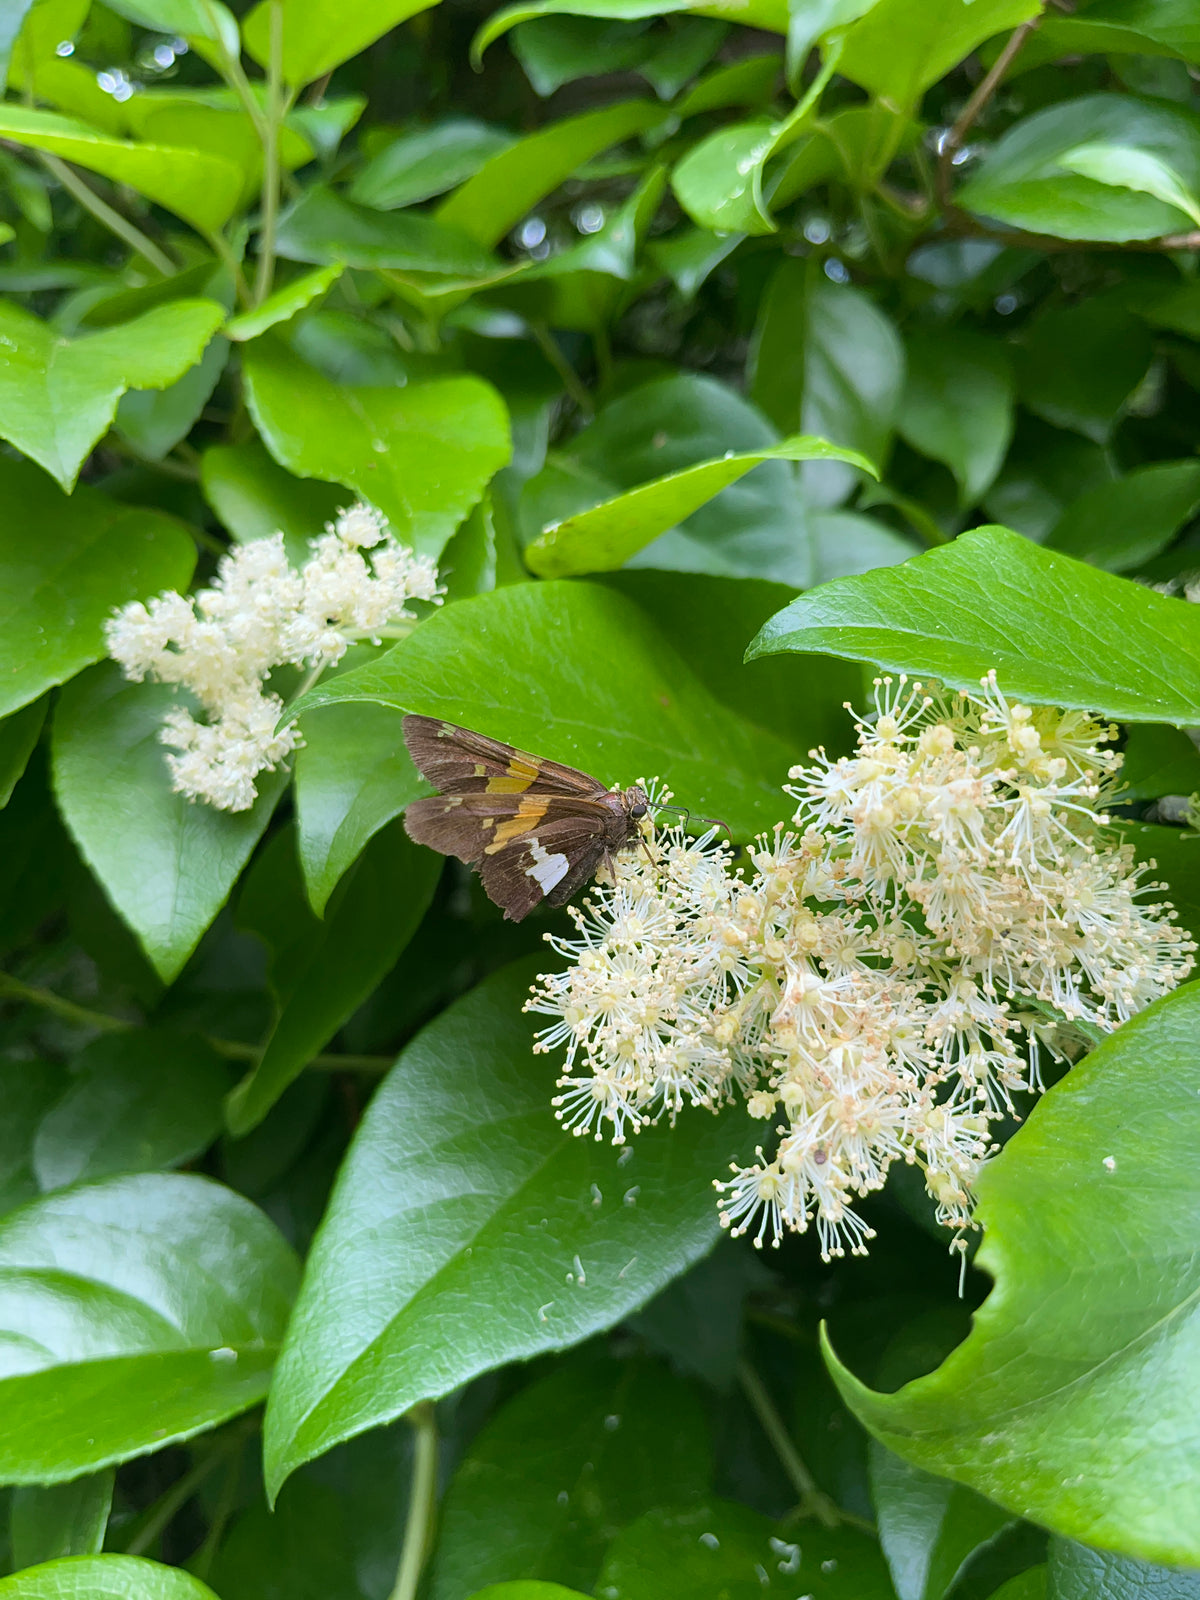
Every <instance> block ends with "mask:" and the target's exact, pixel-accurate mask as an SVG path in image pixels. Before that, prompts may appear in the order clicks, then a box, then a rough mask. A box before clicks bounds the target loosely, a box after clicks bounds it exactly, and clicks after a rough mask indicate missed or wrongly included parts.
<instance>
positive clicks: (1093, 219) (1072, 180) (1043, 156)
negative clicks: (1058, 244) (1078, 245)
mask: <svg viewBox="0 0 1200 1600" xmlns="http://www.w3.org/2000/svg"><path fill="white" fill-rule="evenodd" d="M1096 145H1101V146H1116V147H1118V148H1120V149H1122V150H1124V151H1126V152H1128V154H1126V155H1124V156H1122V157H1121V164H1122V166H1123V168H1124V170H1125V171H1126V173H1128V172H1129V171H1131V169H1132V168H1133V167H1134V166H1135V165H1136V164H1137V163H1138V162H1139V160H1140V153H1146V154H1148V155H1149V156H1151V157H1152V158H1153V159H1154V160H1155V161H1157V162H1159V163H1161V164H1163V165H1164V166H1166V167H1167V168H1168V169H1169V170H1170V171H1171V173H1172V174H1173V175H1174V176H1175V177H1176V178H1177V179H1178V181H1179V183H1180V184H1181V185H1182V186H1183V188H1184V189H1185V190H1186V191H1187V192H1188V193H1190V194H1195V193H1196V192H1197V188H1198V187H1200V120H1198V119H1197V118H1196V117H1194V116H1193V115H1192V114H1191V113H1190V112H1188V111H1185V110H1183V109H1181V108H1179V107H1176V106H1171V105H1168V104H1166V103H1165V102H1164V101H1161V100H1144V99H1139V98H1138V97H1136V96H1134V95H1117V94H1095V95H1083V96H1080V97H1079V98H1077V99H1072V100H1066V101H1064V102H1062V103H1061V104H1058V105H1051V106H1047V107H1046V109H1045V110H1042V111H1038V112H1036V113H1035V114H1034V115H1033V116H1031V117H1025V118H1023V119H1022V120H1021V121H1019V122H1018V123H1016V125H1015V126H1014V127H1012V128H1010V129H1009V130H1008V132H1007V133H1006V134H1004V135H1003V136H1002V137H1001V138H1000V139H999V140H998V141H997V142H996V144H995V145H994V146H993V147H992V149H991V150H990V151H989V152H988V154H987V155H986V157H985V158H984V160H983V162H982V163H981V165H980V166H979V167H978V168H977V170H976V171H975V172H974V173H973V174H972V176H971V177H970V178H969V179H968V180H967V182H966V183H965V184H964V185H963V187H962V188H961V189H960V190H959V191H958V194H957V196H956V198H957V201H958V203H959V204H960V205H962V206H965V207H966V208H967V209H968V210H970V211H975V212H978V213H980V214H981V215H984V216H987V217H995V218H997V219H999V220H1000V221H1001V222H1008V223H1011V224H1012V225H1013V226H1014V227H1019V228H1029V229H1032V230H1033V231H1034V232H1041V233H1052V234H1056V235H1058V236H1059V237H1060V238H1064V239H1107V240H1112V241H1115V242H1119V241H1121V240H1126V239H1152V238H1154V237H1156V236H1157V235H1159V234H1167V233H1178V232H1179V231H1180V229H1186V228H1187V227H1188V223H1189V219H1188V216H1187V214H1186V212H1184V211H1181V210H1180V209H1179V207H1178V206H1177V205H1174V204H1168V203H1167V202H1166V201H1164V200H1163V199H1161V198H1159V197H1158V196H1156V195H1154V194H1150V193H1146V192H1144V191H1143V190H1141V189H1139V188H1135V187H1129V186H1123V187H1114V185H1113V183H1112V181H1111V179H1112V177H1114V176H1117V175H1118V172H1119V171H1120V168H1114V169H1113V170H1112V171H1111V172H1110V173H1109V175H1108V176H1107V177H1106V179H1105V181H1103V182H1101V181H1098V180H1097V178H1095V177H1094V176H1085V175H1083V174H1082V173H1080V172H1079V171H1077V170H1072V168H1071V166H1070V164H1069V161H1070V155H1071V152H1073V151H1077V150H1079V149H1080V147H1085V148H1086V147H1089V146H1096ZM1063 157H1067V158H1068V161H1067V162H1066V163H1064V161H1063V159H1062V158H1063ZM1086 164H1087V163H1086V162H1085V165H1086ZM1142 169H1143V176H1144V169H1145V163H1144V162H1142Z"/></svg>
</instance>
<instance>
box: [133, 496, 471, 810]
mask: <svg viewBox="0 0 1200 1600" xmlns="http://www.w3.org/2000/svg"><path fill="white" fill-rule="evenodd" d="M309 548H310V549H311V551H312V555H311V556H310V557H309V559H308V560H307V561H306V562H305V564H304V565H303V566H302V567H301V568H300V570H299V571H298V572H297V571H296V570H295V568H293V567H292V566H290V565H289V564H288V559H287V556H286V554H285V552H284V543H283V535H282V533H276V534H274V535H272V537H270V538H269V539H256V540H254V541H253V542H251V543H250V544H244V545H238V546H236V547H234V548H233V549H231V550H230V551H229V552H228V553H227V554H225V555H223V556H222V557H221V560H220V562H219V563H218V566H217V575H216V578H215V579H214V581H213V582H212V584H211V585H210V586H209V587H208V588H207V589H201V590H200V591H199V593H198V594H194V595H182V594H176V593H175V592H174V590H168V592H167V593H166V594H161V595H158V596H157V597H156V598H155V599H153V600H151V601H150V603H149V605H143V604H142V603H141V602H140V601H134V602H132V603H131V604H130V605H127V606H124V607H122V609H121V610H120V611H118V612H116V613H115V615H114V616H113V617H111V618H110V619H109V622H108V624H107V627H106V629H105V638H106V640H107V643H108V649H109V653H110V654H111V655H112V657H113V659H114V660H116V661H118V662H119V663H120V665H121V667H122V669H123V670H124V673H125V676H126V677H127V678H132V679H133V680H134V681H135V682H138V683H140V682H141V681H142V680H143V679H144V678H147V677H150V678H154V679H156V680H157V681H158V682H159V683H174V684H178V685H179V686H180V687H181V688H184V689H186V690H189V691H190V693H191V695H192V696H193V697H194V700H195V702H196V703H197V706H198V709H199V710H200V712H201V713H202V716H200V717H197V716H195V715H194V714H193V712H192V710H190V709H188V708H187V707H185V706H176V707H175V708H174V709H172V710H171V711H169V712H168V713H167V715H166V717H165V719H164V722H163V729H162V732H161V734H160V735H159V737H160V738H161V739H162V742H163V743H164V744H165V745H168V746H170V747H171V748H172V749H173V750H174V751H176V752H177V753H176V754H174V755H169V756H168V757H167V765H168V767H169V768H170V771H171V778H172V782H173V786H174V788H175V789H176V790H177V791H178V792H179V793H181V794H186V795H187V796H188V797H189V799H192V800H206V801H207V802H208V804H209V805H212V806H216V807H217V808H218V809H220V810H222V811H245V810H247V809H248V808H249V807H250V806H252V805H253V804H254V800H255V796H256V793H257V791H256V789H255V785H254V780H255V779H256V778H257V777H258V775H259V773H260V772H263V771H273V770H274V769H275V767H276V766H278V764H279V763H280V762H281V761H283V760H284V759H285V758H286V757H287V756H288V755H289V754H290V753H291V752H292V751H293V750H294V749H295V748H296V746H297V745H298V744H299V743H300V738H299V734H298V733H297V731H296V728H295V726H294V725H289V726H288V727H285V728H279V729H278V731H276V730H277V728H278V723H279V719H280V717H281V716H282V714H283V711H284V703H283V701H282V699H281V698H280V697H279V695H278V694H276V693H274V692H273V691H272V690H269V689H268V688H267V687H266V683H267V679H268V677H269V675H270V674H271V672H273V671H274V669H275V668H276V667H281V666H288V665H290V666H294V667H307V668H308V669H309V676H308V679H307V681H306V683H305V685H304V687H309V686H310V685H311V683H312V682H314V681H315V679H316V677H317V676H318V675H319V674H320V673H321V672H322V671H323V670H324V669H325V668H326V667H328V666H332V665H333V663H334V662H336V661H338V660H340V659H341V657H342V656H343V655H344V654H345V652H346V648H347V646H348V645H350V644H351V643H353V642H354V641H355V640H360V639H370V640H371V641H372V642H374V643H379V642H380V641H381V640H382V639H383V638H384V637H387V636H391V637H399V636H400V635H401V633H402V632H406V631H407V629H406V628H403V627H402V626H398V625H402V624H403V623H404V622H405V621H406V620H411V618H412V616H413V613H412V612H411V611H410V610H409V609H407V603H408V601H410V600H429V601H437V600H438V599H439V597H440V593H441V591H440V590H439V588H438V582H437V566H436V563H435V562H434V561H433V560H431V559H430V558H429V557H426V556H418V555H414V554H413V552H412V551H411V550H410V549H408V548H407V547H406V546H404V545H401V544H398V543H397V542H396V540H395V539H394V538H393V537H392V534H391V533H390V531H389V529H388V526H387V522H386V521H385V519H384V518H383V516H382V515H381V514H380V513H379V512H378V511H376V510H375V509H374V508H373V507H371V506H367V505H363V504H361V503H359V504H356V505H353V506H351V507H350V508H349V509H348V510H345V511H339V513H338V515H337V519H336V520H335V521H334V522H332V523H328V524H327V525H326V528H325V532H324V533H323V534H322V535H320V537H318V538H316V539H312V540H310V541H309ZM367 550H369V551H370V557H369V558H368V557H367V556H366V555H364V554H363V552H364V551H367Z"/></svg>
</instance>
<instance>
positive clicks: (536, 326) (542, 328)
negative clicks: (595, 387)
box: [529, 321, 596, 417]
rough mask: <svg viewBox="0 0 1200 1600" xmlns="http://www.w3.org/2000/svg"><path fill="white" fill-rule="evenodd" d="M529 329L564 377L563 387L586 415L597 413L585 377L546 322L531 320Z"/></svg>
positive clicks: (543, 352) (548, 359)
mask: <svg viewBox="0 0 1200 1600" xmlns="http://www.w3.org/2000/svg"><path fill="white" fill-rule="evenodd" d="M529 331H530V333H532V334H533V337H534V338H535V339H536V340H537V343H538V348H539V349H540V350H541V352H542V354H543V355H544V356H545V358H546V360H547V361H548V362H549V363H550V365H551V366H552V367H553V368H554V370H555V372H557V373H558V375H559V377H560V378H561V379H562V383H563V388H564V389H565V390H566V391H567V393H568V394H569V395H570V396H571V399H572V400H574V402H575V404H576V405H577V406H578V407H579V409H580V411H582V412H583V414H584V416H585V417H591V416H594V415H595V411H596V407H595V405H594V404H593V403H592V397H591V395H590V394H589V393H588V391H587V388H586V387H585V385H584V382H583V379H582V378H581V377H580V376H579V374H578V373H577V372H576V371H575V368H574V367H573V366H572V365H571V363H570V362H569V361H568V360H567V358H566V356H564V355H563V353H562V351H561V350H560V349H559V346H558V340H557V339H556V338H555V337H554V335H553V334H552V333H551V332H550V329H549V328H548V327H547V326H546V324H545V323H544V322H538V321H534V322H530V324H529Z"/></svg>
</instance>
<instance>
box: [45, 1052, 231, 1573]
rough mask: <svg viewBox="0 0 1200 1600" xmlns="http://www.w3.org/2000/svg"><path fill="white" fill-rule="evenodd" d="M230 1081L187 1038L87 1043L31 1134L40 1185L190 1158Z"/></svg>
mask: <svg viewBox="0 0 1200 1600" xmlns="http://www.w3.org/2000/svg"><path fill="white" fill-rule="evenodd" d="M229 1077H230V1075H229V1069H228V1068H227V1067H226V1065H225V1063H224V1062H223V1061H222V1060H221V1058H220V1056H218V1055H217V1054H216V1053H215V1051H213V1050H211V1049H210V1048H209V1046H208V1045H206V1044H205V1043H204V1042H203V1041H202V1040H200V1039H195V1038H189V1037H188V1036H187V1035H185V1034H172V1033H169V1032H166V1031H158V1030H154V1029H132V1030H130V1031H129V1032H127V1033H113V1034H108V1035H106V1036H104V1037H102V1038H100V1039H97V1040H95V1041H94V1042H93V1043H92V1044H90V1045H88V1046H87V1048H86V1049H85V1050H83V1051H82V1052H81V1053H80V1054H79V1055H78V1056H77V1057H76V1058H75V1060H74V1061H73V1062H72V1064H71V1078H70V1082H69V1084H68V1087H67V1089H66V1092H65V1093H64V1094H63V1095H62V1097H61V1098H60V1099H59V1100H58V1101H56V1103H55V1104H54V1105H53V1106H52V1107H51V1108H50V1110H49V1111H48V1112H47V1113H46V1115H45V1116H44V1117H43V1118H42V1121H41V1124H40V1126H39V1128H38V1130H37V1135H36V1137H35V1139H34V1141H33V1167H34V1171H35V1173H36V1174H37V1180H38V1184H39V1186H40V1187H41V1188H42V1189H43V1190H50V1189H60V1188H62V1187H63V1185H64V1184H68V1183H75V1182H78V1181H79V1180H81V1179H84V1178H106V1177H108V1176H109V1174H110V1173H116V1172H150V1171H153V1170H155V1169H156V1168H159V1167H175V1166H180V1165H182V1163H183V1162H185V1161H190V1160H191V1159H192V1158H193V1157H194V1156H198V1155H200V1154H201V1153H202V1152H203V1151H205V1150H207V1149H208V1147H209V1145H210V1144H212V1142H213V1140H214V1139H215V1138H216V1136H217V1134H218V1133H219V1132H220V1129H221V1102H222V1100H223V1099H224V1096H225V1094H226V1092H227V1091H228V1089H229ZM68 1553H73V1554H78V1552H67V1551H62V1552H60V1554H64V1555H65V1554H68Z"/></svg>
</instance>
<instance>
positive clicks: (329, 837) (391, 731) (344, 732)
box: [296, 701, 425, 916]
mask: <svg viewBox="0 0 1200 1600" xmlns="http://www.w3.org/2000/svg"><path fill="white" fill-rule="evenodd" d="M424 792H425V785H424V783H423V782H422V779H421V777H420V775H419V774H418V772H417V769H416V767H414V766H413V763H412V758H411V756H410V755H409V754H408V751H407V750H406V749H405V747H404V737H403V731H402V729H401V715H400V713H399V712H398V711H396V710H394V709H393V708H392V707H391V706H384V705H370V704H356V703H354V702H353V701H351V702H348V703H346V704H344V705H337V706H324V707H321V708H320V709H318V710H314V711H311V712H309V713H308V715H307V716H306V717H305V719H304V744H303V746H302V747H301V749H300V751H299V752H298V754H297V756H296V820H297V824H298V827H297V844H298V848H299V852H300V865H301V867H302V868H303V871H304V882H305V886H306V888H307V891H308V898H309V903H310V904H311V906H312V908H313V910H314V911H315V912H316V913H317V915H318V916H323V915H324V912H325V906H326V904H327V902H328V900H329V896H330V895H331V894H332V893H333V891H334V889H335V888H336V887H337V885H338V883H339V882H340V881H341V879H342V876H343V874H344V873H345V872H346V871H347V869H348V868H349V867H350V866H351V865H352V863H353V862H355V861H357V860H358V857H359V855H360V854H361V853H362V851H363V848H364V847H365V845H366V844H367V842H368V840H370V839H371V838H372V837H373V836H374V835H375V834H376V833H378V831H379V829H380V828H382V827H383V826H384V824H385V823H387V822H390V821H391V819H392V818H393V817H395V816H399V814H400V812H401V811H403V810H404V808H405V806H406V805H407V804H408V803H409V801H410V800H415V799H416V797H417V796H418V795H419V794H423V793H424Z"/></svg>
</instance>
